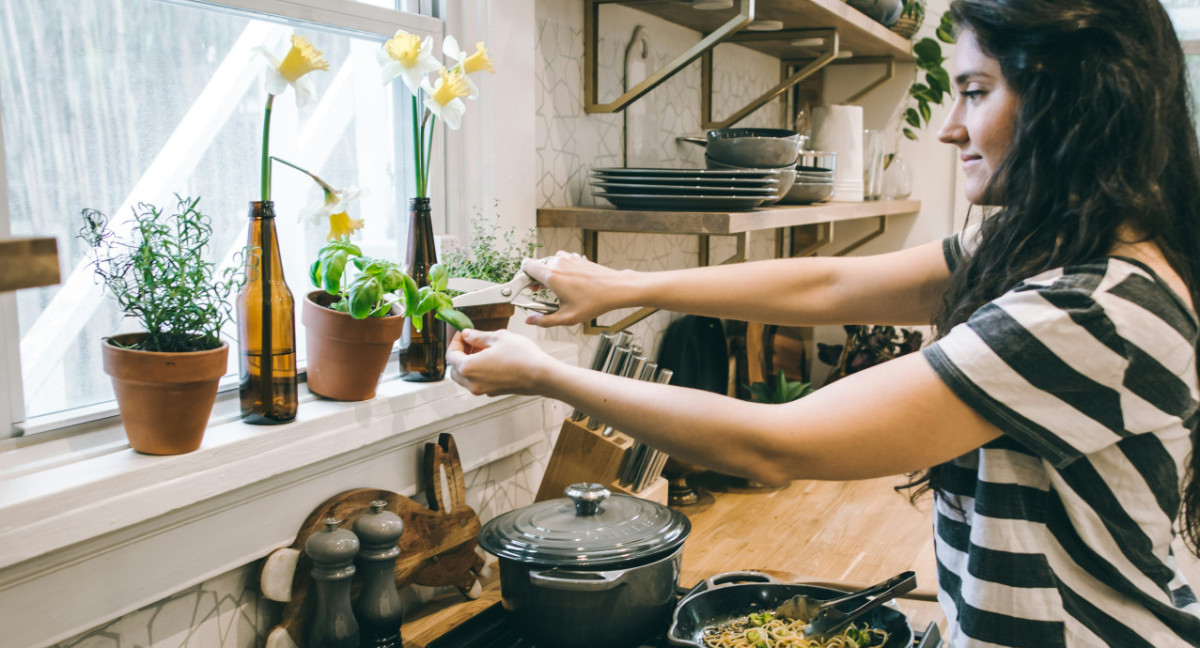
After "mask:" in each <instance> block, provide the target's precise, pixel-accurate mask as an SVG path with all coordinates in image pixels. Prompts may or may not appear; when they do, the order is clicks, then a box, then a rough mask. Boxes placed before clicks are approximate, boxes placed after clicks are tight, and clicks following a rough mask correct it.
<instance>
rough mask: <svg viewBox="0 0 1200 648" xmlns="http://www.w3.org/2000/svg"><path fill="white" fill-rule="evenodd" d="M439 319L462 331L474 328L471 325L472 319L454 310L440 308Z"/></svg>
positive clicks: (438, 311)
mask: <svg viewBox="0 0 1200 648" xmlns="http://www.w3.org/2000/svg"><path fill="white" fill-rule="evenodd" d="M437 318H438V319H440V320H442V321H443V322H446V323H447V324H449V325H450V326H453V327H454V328H456V329H458V330H460V331H462V330H466V329H469V328H473V327H474V325H473V324H472V323H471V318H469V317H467V316H466V315H463V314H462V313H460V312H458V311H456V310H454V309H453V308H439V309H438V310H437Z"/></svg>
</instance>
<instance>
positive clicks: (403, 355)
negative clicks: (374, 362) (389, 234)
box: [400, 198, 446, 382]
mask: <svg viewBox="0 0 1200 648" xmlns="http://www.w3.org/2000/svg"><path fill="white" fill-rule="evenodd" d="M435 263H437V250H436V249H435V248H434V245H433V220H432V218H431V217H430V214H429V199H428V198H410V199H409V200H408V255H407V265H406V267H405V272H407V273H408V275H409V276H410V277H412V278H413V281H416V282H417V286H427V285H429V269H430V268H432V267H433V265H434V264H435ZM422 317H423V318H424V319H423V320H422V322H421V324H422V325H421V330H420V331H417V330H416V329H414V328H413V325H412V319H411V318H406V319H405V320H404V333H403V334H402V335H401V336H400V377H401V378H403V379H404V380H408V381H412V382H433V381H435V380H441V379H442V378H445V377H446V327H445V326H443V325H442V321H441V320H439V319H437V318H436V317H435V316H434V313H433V312H429V313H426V314H425V315H423V316H422Z"/></svg>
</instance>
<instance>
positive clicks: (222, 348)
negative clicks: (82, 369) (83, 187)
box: [79, 196, 241, 455]
mask: <svg viewBox="0 0 1200 648" xmlns="http://www.w3.org/2000/svg"><path fill="white" fill-rule="evenodd" d="M176 198H177V199H178V201H179V202H178V206H177V208H176V213H173V214H172V213H168V212H167V211H165V210H163V209H160V208H159V207H156V206H155V205H151V204H146V203H140V204H138V205H137V206H136V207H134V208H133V219H132V221H131V222H130V223H129V231H128V233H127V234H123V235H121V236H118V234H117V233H116V232H114V231H113V229H112V228H111V227H110V226H109V223H108V218H107V217H106V216H105V215H104V214H102V213H101V212H99V211H96V210H94V209H85V210H83V213H82V217H83V228H82V229H81V230H80V233H79V236H80V238H81V239H83V240H84V241H85V242H86V243H87V244H88V246H89V247H90V248H91V256H92V265H93V267H94V268H95V272H96V276H97V277H98V278H99V279H100V281H101V283H102V284H103V285H104V288H105V289H107V290H108V292H109V293H111V294H112V295H113V296H114V297H115V298H116V300H117V306H118V308H120V310H121V312H123V313H124V314H125V316H126V317H130V318H133V319H136V320H137V321H138V322H139V324H140V327H141V328H142V329H143V330H142V331H141V332H139V333H127V334H123V335H114V336H111V337H107V338H104V339H103V342H102V346H101V352H102V359H103V364H104V371H105V373H107V374H108V375H109V376H110V377H111V378H112V383H113V390H114V391H115V392H116V396H117V407H118V408H119V409H120V412H121V419H122V422H123V423H124V426H125V434H126V435H127V436H128V437H129V445H130V446H132V447H133V449H134V450H136V451H138V452H142V453H146V454H154V455H170V454H182V453H185V452H191V451H192V450H195V449H196V448H198V447H200V442H201V441H202V439H203V437H204V430H205V428H206V427H207V426H208V417H209V414H211V413H212V407H213V402H214V400H215V399H216V395H217V382H218V380H220V378H221V376H223V375H225V370H226V367H227V366H228V365H227V362H228V357H229V344H228V343H226V342H224V341H222V340H221V337H220V333H221V328H222V327H223V326H224V325H225V324H227V323H229V322H230V321H231V320H232V317H233V310H232V303H231V302H230V300H229V297H230V295H231V294H233V292H234V291H236V290H237V288H238V287H239V286H240V285H241V280H239V278H238V275H237V270H236V269H235V268H233V267H230V268H227V269H225V270H224V271H223V272H218V271H217V269H216V266H215V265H214V264H213V263H211V262H210V261H209V260H208V259H207V254H208V247H209V240H210V238H211V236H212V224H211V222H210V219H209V217H208V216H207V215H205V214H203V213H202V212H201V211H200V210H199V209H198V204H199V202H200V199H199V198H194V199H193V198H180V197H179V196H176ZM122 229H123V228H122Z"/></svg>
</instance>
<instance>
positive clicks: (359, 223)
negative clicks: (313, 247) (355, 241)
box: [300, 186, 366, 241]
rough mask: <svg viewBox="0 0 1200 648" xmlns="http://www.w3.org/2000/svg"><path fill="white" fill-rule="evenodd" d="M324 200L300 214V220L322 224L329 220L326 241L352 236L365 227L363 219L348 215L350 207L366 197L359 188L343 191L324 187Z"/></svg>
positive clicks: (352, 187) (350, 187)
mask: <svg viewBox="0 0 1200 648" xmlns="http://www.w3.org/2000/svg"><path fill="white" fill-rule="evenodd" d="M321 191H322V193H323V194H324V195H323V198H324V199H323V200H322V202H321V203H320V204H318V205H313V206H311V207H309V208H308V209H305V210H304V211H302V212H301V213H300V220H302V221H304V220H306V221H310V222H313V223H320V222H322V221H324V220H325V219H329V233H328V234H326V236H325V240H326V241H332V240H334V239H338V238H341V237H343V236H350V235H351V234H353V233H355V232H357V231H358V230H360V229H362V227H363V223H364V221H363V219H361V218H351V217H350V215H349V214H348V213H347V211H348V205H349V204H350V203H352V202H354V201H356V200H358V199H359V198H362V197H363V196H364V195H366V192H365V191H362V190H359V188H358V187H355V186H349V187H346V188H345V189H344V190H342V191H337V190H335V189H331V188H325V187H322V189H321Z"/></svg>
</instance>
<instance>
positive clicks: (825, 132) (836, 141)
mask: <svg viewBox="0 0 1200 648" xmlns="http://www.w3.org/2000/svg"><path fill="white" fill-rule="evenodd" d="M812 122H813V124H812V147H813V149H815V150H818V151H833V152H836V153H837V161H838V162H837V167H836V168H835V169H834V174H833V196H832V199H833V200H836V201H840V202H862V200H863V109H862V106H817V107H816V108H813V114H812Z"/></svg>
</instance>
